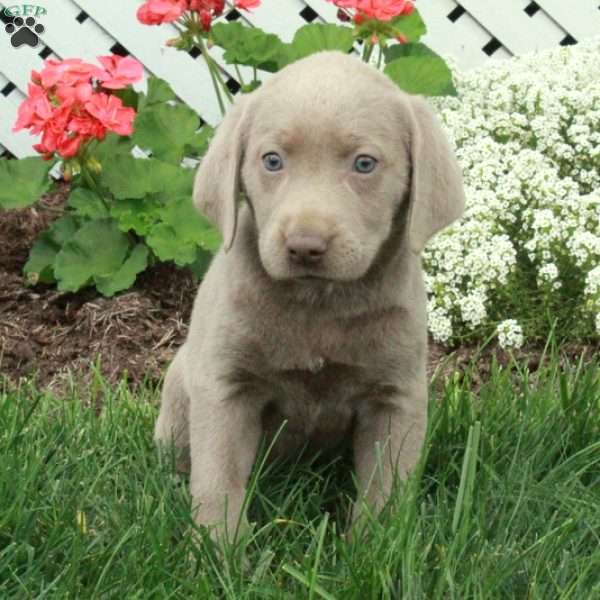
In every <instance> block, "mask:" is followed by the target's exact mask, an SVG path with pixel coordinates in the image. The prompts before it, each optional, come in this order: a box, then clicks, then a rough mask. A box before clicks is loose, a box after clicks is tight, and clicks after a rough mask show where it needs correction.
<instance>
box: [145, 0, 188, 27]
mask: <svg viewBox="0 0 600 600" xmlns="http://www.w3.org/2000/svg"><path fill="white" fill-rule="evenodd" d="M186 10H188V4H187V2H186V0H147V2H144V4H142V6H140V7H139V8H138V11H137V18H138V21H140V23H143V24H144V25H160V24H162V23H171V22H172V21H176V20H177V19H179V17H180V16H181V15H182V14H183V13H184V12H185V11H186Z"/></svg>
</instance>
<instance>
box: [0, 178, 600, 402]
mask: <svg viewBox="0 0 600 600" xmlns="http://www.w3.org/2000/svg"><path fill="white" fill-rule="evenodd" d="M67 194H68V187H67V186H66V185H64V184H63V185H61V186H60V187H59V188H58V189H57V190H56V191H55V192H54V193H52V194H51V195H47V196H44V197H43V198H42V199H41V202H40V203H38V205H37V206H36V207H34V208H28V209H23V210H11V211H3V212H0V374H1V375H3V376H4V378H5V379H7V380H8V381H9V382H11V383H13V384H18V382H19V381H20V380H21V379H22V378H27V377H30V376H35V378H36V380H37V383H38V385H40V386H42V387H44V388H49V389H50V390H53V391H55V392H59V391H60V390H62V389H65V385H66V383H68V382H69V381H71V380H72V378H74V379H83V380H84V381H85V380H86V378H88V379H89V377H90V376H91V373H93V371H94V369H90V365H95V367H96V369H98V370H99V371H100V372H101V373H102V375H103V376H104V378H105V379H106V380H107V382H108V383H110V384H116V383H117V382H118V381H121V380H122V379H123V378H124V377H125V378H126V379H127V381H128V382H129V383H130V384H132V385H133V386H135V385H137V384H139V383H141V382H142V381H145V382H150V383H158V382H159V381H160V379H161V377H162V375H163V374H164V370H165V368H166V366H167V365H168V363H169V362H170V360H171V359H172V358H173V356H174V354H175V351H176V350H177V348H178V347H179V346H180V345H181V344H182V343H183V341H184V339H185V336H186V333H187V325H188V322H189V318H190V314H191V309H192V303H193V300H194V296H195V292H196V289H197V285H198V283H197V281H196V279H195V278H194V276H193V275H192V274H191V273H190V272H189V271H188V270H187V269H181V268H178V267H176V266H175V265H173V264H166V263H163V264H159V265H156V266H154V267H152V268H150V269H148V270H147V271H146V272H144V273H142V274H141V275H140V276H138V279H137V281H136V283H135V285H134V286H133V288H131V289H130V290H128V291H127V292H126V293H122V294H120V295H117V296H115V297H113V298H104V297H103V296H101V295H99V294H98V293H97V292H96V291H95V289H85V290H81V291H80V292H77V293H65V292H59V291H57V290H56V288H55V287H54V286H50V285H44V284H37V285H35V286H27V285H26V284H25V280H24V277H23V274H22V269H23V265H24V264H25V262H26V261H27V258H28V255H29V251H30V249H31V247H32V245H33V243H34V242H35V240H36V238H37V236H38V234H39V233H40V232H41V231H43V230H44V229H45V228H47V226H48V224H49V223H50V222H51V221H52V220H53V219H55V218H57V216H59V215H60V213H61V211H62V205H63V204H64V201H65V198H66V196H67ZM592 350H593V349H591V348H586V347H585V346H581V345H579V346H573V347H571V348H567V349H566V352H567V354H568V355H570V356H571V357H572V358H576V357H578V356H580V355H581V354H582V353H585V354H587V356H591V355H592V354H593V352H592ZM596 350H597V348H596ZM474 352H475V349H474V348H469V347H461V348H459V349H456V350H453V351H451V350H450V349H449V348H445V347H444V346H442V345H440V344H436V343H433V342H431V341H430V346H429V360H428V372H429V374H430V376H431V375H432V374H433V373H434V372H436V370H437V372H438V373H440V372H441V375H442V377H441V378H438V379H439V380H440V381H442V380H443V379H445V378H446V377H448V376H449V375H450V374H451V373H454V372H455V371H456V369H457V368H458V369H459V372H460V371H462V366H464V365H467V364H469V362H470V361H471V360H472V358H473V354H474ZM492 355H495V356H496V358H497V360H498V362H499V363H500V364H508V362H509V357H508V356H507V355H506V354H505V353H504V352H502V351H500V350H499V349H498V348H494V347H489V348H487V349H486V350H485V351H484V352H483V353H481V356H480V357H479V358H478V361H477V362H478V368H477V370H476V373H477V375H476V381H474V383H475V384H476V385H477V384H478V383H480V382H481V381H483V380H485V378H486V377H487V374H489V371H490V364H491V356H492ZM519 355H520V357H521V358H522V359H523V360H524V361H525V364H526V365H527V366H528V367H529V368H530V370H535V369H536V368H537V366H538V365H539V362H540V357H541V355H542V352H541V349H540V348H528V349H524V350H522V351H521V352H520V353H519ZM0 379H1V378H0ZM477 379H479V380H480V381H477Z"/></svg>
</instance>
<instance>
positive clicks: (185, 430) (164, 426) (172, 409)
mask: <svg viewBox="0 0 600 600" xmlns="http://www.w3.org/2000/svg"><path fill="white" fill-rule="evenodd" d="M189 412H190V400H189V398H188V395H187V393H186V391H185V387H184V383H183V353H182V352H181V351H179V352H178V353H177V354H176V356H175V358H174V359H173V362H172V363H171V365H170V366H169V369H168V370H167V374H166V376H165V382H164V385H163V389H162V398H161V404H160V413H159V415H158V419H157V421H156V426H155V428H154V440H155V442H156V443H157V445H158V446H159V447H161V446H162V447H169V446H171V445H172V446H173V447H174V449H175V451H176V457H177V463H176V464H177V470H178V471H182V472H186V473H187V472H189V470H190V432H189V428H190V426H189Z"/></svg>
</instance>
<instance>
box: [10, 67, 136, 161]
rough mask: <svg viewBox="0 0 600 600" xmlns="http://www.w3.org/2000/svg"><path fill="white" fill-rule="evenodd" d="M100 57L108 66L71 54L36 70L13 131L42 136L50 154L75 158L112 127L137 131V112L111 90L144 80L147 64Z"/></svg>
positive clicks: (38, 146) (121, 131)
mask: <svg viewBox="0 0 600 600" xmlns="http://www.w3.org/2000/svg"><path fill="white" fill-rule="evenodd" d="M98 60H99V61H100V62H101V63H102V66H103V67H104V69H101V68H100V67H97V66H95V65H92V64H89V63H85V62H83V61H82V60H81V59H79V58H70V59H66V60H64V61H59V60H47V61H46V62H45V63H44V68H43V69H42V70H41V71H40V72H37V71H32V73H31V80H32V83H30V84H29V90H28V91H29V94H28V96H27V98H26V99H25V100H24V101H23V102H22V103H21V105H20V106H19V110H18V116H17V121H16V123H15V126H14V128H13V131H19V130H21V129H29V131H30V133H31V134H33V135H39V134H41V135H42V138H41V140H40V142H39V143H38V144H36V145H35V146H34V148H35V149H36V150H37V151H38V152H39V153H40V154H42V155H43V156H44V158H46V159H50V158H52V156H53V155H54V154H59V155H60V156H61V157H62V158H72V157H73V156H76V155H77V153H78V152H79V150H80V148H81V146H82V145H83V144H85V143H86V142H87V141H88V140H90V139H97V140H101V139H103V138H104V137H105V136H106V132H107V131H114V132H115V133H118V134H119V135H130V134H131V133H132V130H133V120H134V118H135V110H134V109H133V108H128V107H125V106H124V105H123V102H122V101H121V99H120V98H118V97H117V96H114V95H112V94H110V93H106V90H107V89H108V90H110V89H123V88H125V87H127V86H128V85H130V84H131V83H133V82H135V81H137V80H139V79H140V78H141V76H142V71H143V68H142V65H141V64H140V63H138V62H137V61H136V60H135V59H134V58H131V57H126V58H122V57H120V56H101V57H99V58H98Z"/></svg>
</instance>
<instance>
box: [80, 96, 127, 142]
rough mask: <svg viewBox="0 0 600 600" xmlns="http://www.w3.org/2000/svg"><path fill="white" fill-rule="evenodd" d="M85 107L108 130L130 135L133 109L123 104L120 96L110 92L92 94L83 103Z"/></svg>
mask: <svg viewBox="0 0 600 600" xmlns="http://www.w3.org/2000/svg"><path fill="white" fill-rule="evenodd" d="M85 109H86V110H87V111H88V113H90V115H92V116H93V117H95V118H96V119H98V121H100V123H102V125H103V126H104V127H106V129H108V130H109V131H114V132H115V133H118V134H119V135H131V133H132V131H133V119H135V110H133V108H130V107H127V106H123V102H121V99H120V98H117V97H116V96H112V95H110V94H103V93H99V94H94V95H93V96H92V97H91V98H90V100H89V101H88V102H86V103H85Z"/></svg>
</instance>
